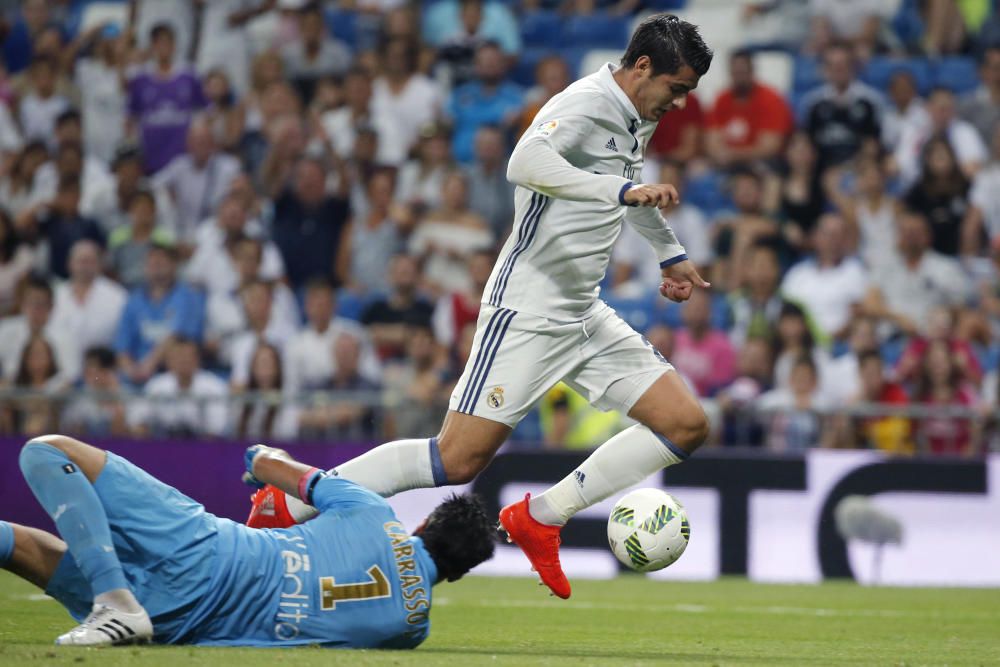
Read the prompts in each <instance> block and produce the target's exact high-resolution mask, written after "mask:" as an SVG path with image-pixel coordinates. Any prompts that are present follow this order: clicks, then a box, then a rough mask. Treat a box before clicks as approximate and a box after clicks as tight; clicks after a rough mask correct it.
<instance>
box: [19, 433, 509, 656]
mask: <svg viewBox="0 0 1000 667" xmlns="http://www.w3.org/2000/svg"><path fill="white" fill-rule="evenodd" d="M20 464H21V470H22V472H23V473H24V478H25V480H27V482H28V486H30V487H31V490H32V491H33V492H34V494H35V496H36V497H37V498H38V501H39V502H40V503H41V504H42V506H43V507H44V508H45V510H46V511H47V512H48V513H49V516H51V517H52V519H53V521H55V524H56V528H57V529H58V531H59V534H60V536H61V537H62V539H59V537H56V536H55V535H52V534H51V533H47V532H45V531H42V530H38V529H35V528H28V527H26V526H19V525H15V524H10V523H7V522H4V521H0V566H2V567H4V568H5V569H7V570H10V571H11V572H13V573H15V574H17V575H19V576H21V577H23V578H24V579H27V580H28V581H30V582H31V583H33V584H35V585H37V586H39V587H40V588H43V589H44V590H45V592H46V593H48V594H49V595H51V596H52V597H54V598H55V599H56V600H58V601H59V602H60V603H62V605H63V606H64V607H66V609H68V610H69V612H70V614H72V615H73V617H74V618H76V619H77V620H82V623H81V625H79V626H78V627H76V628H74V629H73V630H71V631H69V632H67V633H66V634H64V635H62V636H60V637H59V638H58V639H57V640H56V643H57V644H75V645H91V646H93V645H107V644H123V643H136V642H147V641H154V642H157V643H165V644H203V645H228V646H294V645H300V644H322V645H324V646H334V647H384V648H412V647H415V646H417V645H418V644H420V642H422V641H423V640H424V639H425V638H426V637H427V634H428V632H429V631H430V622H429V612H430V606H431V587H432V586H433V585H434V584H436V583H438V582H440V581H444V580H448V581H455V580H457V579H459V578H461V577H462V575H464V574H465V573H466V572H468V571H469V570H470V569H472V568H473V567H475V566H476V565H478V564H479V563H481V562H483V561H485V560H487V559H489V558H490V557H491V556H492V555H493V546H494V535H495V531H494V528H493V522H492V521H490V520H489V519H488V518H487V516H486V513H485V512H484V511H483V508H482V506H481V504H480V503H479V501H478V500H476V499H474V498H470V497H467V496H456V497H452V498H450V499H449V500H446V501H445V502H444V503H442V504H441V505H439V506H438V507H437V508H436V509H435V510H434V511H433V512H432V513H431V515H430V516H429V517H427V520H426V521H425V522H424V523H423V525H422V526H420V527H419V528H418V529H417V531H416V533H415V534H414V535H409V534H408V533H407V532H406V531H405V529H404V528H403V526H402V524H400V523H399V521H398V520H397V519H396V516H395V515H394V514H393V512H392V509H391V508H390V507H389V505H388V504H386V502H385V501H384V500H383V499H382V498H381V497H380V496H378V495H376V494H374V493H372V492H370V491H368V490H366V489H364V488H362V487H360V486H358V485H356V484H354V483H353V482H348V481H347V480H344V479H340V478H339V477H336V476H331V475H328V474H326V473H324V472H322V471H320V470H318V469H316V468H312V467H310V466H308V465H305V464H302V463H298V462H296V461H294V460H293V459H292V458H291V457H290V456H289V455H288V454H287V453H286V452H283V451H281V450H279V449H272V448H269V447H264V446H262V445H257V446H254V447H251V448H249V449H248V450H247V452H246V464H247V471H248V473H249V481H251V482H253V483H255V484H257V485H258V486H263V485H264V484H268V485H273V487H276V488H277V489H278V490H280V491H270V489H271V488H272V487H268V489H269V492H270V493H272V494H273V495H278V494H280V493H281V492H283V493H284V494H287V497H288V499H302V500H303V501H304V502H306V503H308V504H309V505H311V506H313V507H315V508H316V509H317V510H318V511H319V515H318V516H316V517H315V518H314V519H312V520H310V521H308V522H307V523H304V524H302V525H297V526H293V527H290V528H287V529H285V528H282V529H273V530H255V529H253V528H249V527H246V526H243V525H240V524H238V523H235V522H233V521H230V520H228V519H221V518H218V517H216V516H213V515H212V514H209V513H207V512H206V511H205V509H204V507H202V506H201V505H199V504H198V503H196V502H195V501H193V500H191V499H190V498H188V497H187V496H185V495H184V494H182V493H180V492H179V491H177V490H176V489H174V488H172V487H170V486H167V485H166V484H163V483H162V482H160V481H158V480H156V479H154V478H153V477H152V476H150V475H149V474H147V473H146V472H144V471H143V470H140V469H139V468H137V467H136V466H134V465H132V464H131V463H129V462H128V461H126V460H125V459H123V458H121V457H119V456H116V455H115V454H113V453H111V452H105V451H103V450H101V449H97V448H96V447H91V446H90V445H87V444H85V443H83V442H80V441H78V440H74V439H72V438H68V437H65V436H59V435H50V436H42V437H40V438H36V439H34V440H32V441H31V442H29V443H28V444H27V445H25V446H24V448H23V449H22V450H21V456H20ZM282 501H284V496H282ZM289 523H290V522H289ZM63 540H65V541H63Z"/></svg>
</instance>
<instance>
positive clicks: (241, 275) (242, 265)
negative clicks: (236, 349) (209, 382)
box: [205, 237, 301, 363]
mask: <svg viewBox="0 0 1000 667" xmlns="http://www.w3.org/2000/svg"><path fill="white" fill-rule="evenodd" d="M262 248H263V246H262V245H261V242H260V241H258V240H257V239H252V238H248V237H242V238H240V239H238V240H237V241H235V242H233V243H232V244H231V245H230V246H229V247H227V248H226V249H225V252H226V253H227V257H229V259H230V260H231V261H232V263H233V265H234V267H235V272H236V277H237V278H236V283H235V284H234V285H233V287H232V288H231V289H227V290H216V291H214V292H210V293H209V295H208V304H207V306H206V311H205V317H206V320H205V341H206V342H205V349H206V351H208V352H209V353H210V354H213V355H214V354H217V353H219V352H220V351H221V350H227V351H228V350H229V349H230V347H231V346H232V342H233V340H235V338H236V337H237V336H238V335H239V334H240V333H242V332H243V331H244V330H245V329H246V328H247V319H246V313H245V311H244V307H243V298H242V296H241V293H242V291H243V288H244V287H246V286H248V285H250V284H251V283H254V282H258V281H260V280H262V278H261V275H260V274H261V268H260V267H261V256H262V254H263V251H262ZM265 282H268V281H265ZM269 284H270V286H271V298H272V301H273V305H272V309H271V321H272V322H279V323H285V324H287V325H288V326H289V327H291V331H290V332H289V334H293V333H294V332H295V329H297V327H298V324H299V321H300V320H301V317H300V316H299V307H298V304H297V303H296V301H295V295H294V294H292V290H290V289H289V288H288V286H287V285H285V284H284V283H280V282H269ZM226 354H228V352H226ZM227 363H228V362H227Z"/></svg>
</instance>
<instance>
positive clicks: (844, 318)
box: [781, 213, 868, 338]
mask: <svg viewBox="0 0 1000 667" xmlns="http://www.w3.org/2000/svg"><path fill="white" fill-rule="evenodd" d="M813 248H814V249H815V253H816V254H815V256H814V257H810V258H808V259H804V260H802V261H801V262H799V263H797V264H795V265H794V266H793V267H792V268H791V269H789V271H788V273H787V274H786V275H785V279H784V281H783V282H782V284H781V292H782V294H783V295H784V297H785V298H786V299H788V300H790V301H796V302H798V303H800V304H802V306H803V307H805V308H806V309H807V310H808V312H809V315H810V316H811V317H812V318H813V320H814V321H815V322H816V324H817V325H818V327H819V328H820V330H821V332H822V333H823V334H824V335H825V336H826V337H828V338H841V337H842V336H843V335H844V334H845V333H846V330H847V326H848V324H849V323H850V319H851V306H853V305H854V304H855V303H858V302H860V301H861V300H862V299H863V298H864V297H865V292H866V290H867V289H868V275H867V272H866V270H865V267H864V265H863V264H862V263H861V262H860V261H859V260H858V259H857V258H856V257H848V256H847V225H846V223H845V222H844V219H843V218H842V217H840V216H839V215H836V214H833V213H828V214H827V215H824V216H823V217H822V218H820V219H819V222H818V223H817V224H816V229H815V231H814V232H813Z"/></svg>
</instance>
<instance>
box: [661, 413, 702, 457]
mask: <svg viewBox="0 0 1000 667" xmlns="http://www.w3.org/2000/svg"><path fill="white" fill-rule="evenodd" d="M652 429H653V430H654V431H656V432H657V433H659V434H660V435H662V436H664V437H665V438H667V439H668V440H670V442H672V443H674V444H675V445H677V446H678V447H680V448H681V449H683V450H684V451H686V452H688V453H690V452H693V451H694V450H696V449H698V448H699V447H700V446H701V445H702V444H703V443H704V442H705V441H706V440H707V439H708V434H709V430H710V426H709V421H708V417H707V416H706V415H705V411H704V410H702V409H701V406H700V405H697V404H694V406H693V407H692V408H691V409H687V410H683V411H680V412H678V413H675V414H672V415H670V416H669V417H667V416H665V418H664V419H663V423H661V424H657V425H655V426H653V427H652Z"/></svg>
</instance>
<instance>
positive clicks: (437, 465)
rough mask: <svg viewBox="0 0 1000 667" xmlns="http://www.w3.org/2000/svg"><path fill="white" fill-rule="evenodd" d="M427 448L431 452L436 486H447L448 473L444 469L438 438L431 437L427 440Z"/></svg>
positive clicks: (432, 470)
mask: <svg viewBox="0 0 1000 667" xmlns="http://www.w3.org/2000/svg"><path fill="white" fill-rule="evenodd" d="M427 448H428V449H429V450H430V454H431V473H433V475H434V486H446V485H447V484H448V475H447V474H446V473H445V471H444V463H442V461H441V450H440V449H438V439H437V438H436V437H435V438H431V439H429V440H428V441H427Z"/></svg>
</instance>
